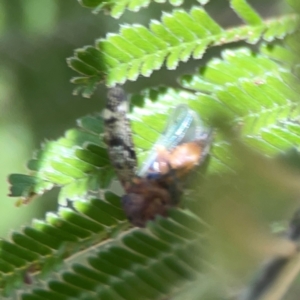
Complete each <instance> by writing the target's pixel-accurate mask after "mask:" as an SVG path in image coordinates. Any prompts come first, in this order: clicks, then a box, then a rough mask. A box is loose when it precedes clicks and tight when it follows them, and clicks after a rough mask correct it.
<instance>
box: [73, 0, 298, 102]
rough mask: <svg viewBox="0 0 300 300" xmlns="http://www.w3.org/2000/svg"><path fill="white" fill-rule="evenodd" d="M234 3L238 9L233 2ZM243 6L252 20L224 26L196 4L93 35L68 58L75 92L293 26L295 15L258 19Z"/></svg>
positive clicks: (174, 65)
mask: <svg viewBox="0 0 300 300" xmlns="http://www.w3.org/2000/svg"><path fill="white" fill-rule="evenodd" d="M235 2H236V1H233V3H235ZM239 2H240V1H239ZM233 7H234V8H238V9H240V10H241V7H239V6H238V5H237V4H235V5H234V6H233ZM243 11H244V14H245V15H242V14H241V13H240V11H238V13H239V14H240V15H241V16H242V17H245V22H248V23H250V24H251V25H245V26H241V27H236V28H233V29H226V30H225V29H222V28H221V27H220V26H219V25H218V24H217V23H216V22H215V21H214V20H213V19H211V17H210V16H209V15H208V13H207V12H206V11H205V10H204V9H203V8H200V7H194V8H192V9H191V11H190V12H189V13H187V12H185V11H183V10H174V11H173V12H172V13H171V14H170V13H164V14H163V16H162V21H161V22H158V21H156V20H153V21H151V22H150V25H149V29H147V28H146V27H143V26H141V25H137V24H135V25H123V26H122V28H121V30H120V33H119V34H108V35H107V37H106V39H99V40H97V42H96V46H95V47H93V46H86V47H84V48H82V49H77V50H76V51H75V56H74V57H71V58H69V59H68V64H69V66H70V67H71V68H72V69H74V70H75V71H77V72H78V73H80V74H81V76H80V77H75V78H73V79H72V82H73V83H75V84H77V85H78V88H76V90H75V91H74V92H75V94H77V93H79V92H82V95H83V96H84V97H89V96H90V95H91V94H92V93H93V91H94V90H95V88H96V86H97V84H98V83H100V82H102V81H104V80H105V82H106V84H107V85H108V86H114V85H115V84H116V83H124V82H125V81H126V80H132V81H135V80H136V79H137V78H138V76H139V75H142V76H145V77H149V76H150V75H151V74H152V72H153V71H154V70H159V69H160V68H161V67H162V65H163V63H164V62H165V63H166V67H167V68H168V69H169V70H174V69H176V68H177V66H178V64H179V62H180V61H183V62H186V61H187V60H189V59H190V58H191V56H192V57H193V58H194V59H200V58H201V57H202V56H203V54H204V53H205V51H206V49H207V48H208V47H212V46H217V45H220V44H225V43H231V42H236V41H242V40H246V41H248V42H250V43H256V42H257V41H258V40H259V39H261V38H262V39H265V40H267V41H272V40H274V39H275V38H283V37H284V36H285V35H286V34H289V33H291V32H293V31H294V30H296V28H297V21H298V18H296V16H295V15H292V16H290V15H289V16H283V17H282V18H277V19H274V20H270V21H268V22H264V23H262V22H260V21H259V19H258V18H257V17H256V14H255V13H254V12H253V11H252V10H251V9H250V8H247V9H244V10H243Z"/></svg>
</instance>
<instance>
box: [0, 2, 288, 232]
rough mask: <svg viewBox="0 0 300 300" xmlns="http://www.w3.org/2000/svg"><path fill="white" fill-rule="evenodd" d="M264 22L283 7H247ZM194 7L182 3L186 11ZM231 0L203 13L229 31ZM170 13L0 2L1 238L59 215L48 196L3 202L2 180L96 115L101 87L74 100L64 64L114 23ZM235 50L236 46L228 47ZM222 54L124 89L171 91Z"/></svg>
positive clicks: (266, 4) (233, 21)
mask: <svg viewBox="0 0 300 300" xmlns="http://www.w3.org/2000/svg"><path fill="white" fill-rule="evenodd" d="M249 2H250V3H252V4H253V6H254V7H255V8H256V9H257V10H258V11H259V12H260V14H261V15H263V16H268V15H272V16H273V15H274V14H275V15H278V14H280V13H281V12H282V11H283V10H284V9H286V8H285V7H284V4H282V2H281V1H274V0H268V1H260V0H256V1H249ZM196 3H197V2H196V1H189V0H187V1H185V5H184V8H186V9H189V8H190V7H191V6H192V5H193V4H196ZM227 5H228V1H216V0H215V1H211V2H210V3H209V5H208V6H207V9H208V11H209V12H210V13H211V15H212V16H213V17H214V18H215V20H217V21H218V22H219V23H220V24H221V25H222V26H226V27H228V26H232V25H235V24H238V23H239V19H238V18H237V17H236V16H234V15H232V12H231V11H230V9H229V8H228V6H227ZM162 10H165V11H171V10H172V7H171V6H170V5H168V4H160V5H158V4H155V3H153V4H151V5H150V8H149V9H147V10H146V9H143V10H141V11H140V12H138V13H131V12H126V13H125V14H124V15H123V16H122V18H120V19H119V20H115V19H112V18H110V17H109V16H107V15H105V14H104V13H99V14H98V15H94V14H92V13H91V11H90V10H89V9H86V8H83V7H81V6H80V5H79V3H78V2H77V1H74V0H64V1H58V0H43V1H38V0H26V1H23V0H14V1H11V0H2V1H1V2H0V45H1V46H0V145H1V146H0V166H1V167H0V201H1V209H0V237H6V236H8V235H9V232H10V230H11V229H15V228H19V226H21V225H24V224H29V223H30V221H31V220H32V218H43V217H44V215H45V212H46V211H53V210H56V206H57V202H56V194H57V191H56V190H53V191H50V192H49V193H47V194H46V195H44V196H43V197H40V198H38V199H35V200H34V201H33V202H32V203H30V205H28V206H21V207H19V208H17V207H15V202H16V200H17V199H13V198H9V197H7V194H8V193H9V190H8V184H7V181H6V178H7V176H8V175H9V174H10V173H26V161H27V160H28V159H29V158H30V157H31V156H32V154H33V151H34V149H36V148H38V147H39V146H40V144H41V143H42V142H43V141H44V140H52V139H56V138H58V137H60V136H62V135H63V133H64V131H65V130H67V129H69V128H71V127H74V126H75V124H76V119H77V118H79V117H81V116H83V115H86V114H92V113H94V112H96V111H100V110H101V107H102V106H103V100H104V99H105V93H106V91H105V89H104V87H103V85H102V86H101V85H100V86H99V88H98V90H97V91H96V93H95V94H94V95H93V97H91V98H90V99H84V98H82V97H81V96H73V95H72V90H73V88H74V86H73V85H72V84H71V83H70V79H71V78H72V76H74V75H76V74H75V72H73V71H72V70H71V69H70V68H68V66H67V64H66V58H67V57H70V56H72V55H73V50H74V49H76V48H81V47H83V46H84V45H91V44H94V40H95V39H97V38H101V37H105V34H106V33H107V32H117V31H118V28H119V24H124V23H140V24H144V25H146V26H147V24H148V23H149V20H150V19H159V18H160V16H161V11H162ZM232 46H233V47H236V46H237V45H236V44H235V45H232ZM221 50H222V49H221V47H220V48H214V49H211V51H209V52H208V53H207V54H206V55H205V57H204V58H203V60H201V61H194V60H191V61H189V62H188V63H186V64H180V66H179V68H178V69H177V70H176V71H175V72H174V71H173V72H171V71H167V70H166V69H163V70H161V71H159V72H155V73H154V74H153V75H152V76H151V78H140V79H139V80H138V81H137V82H134V83H128V84H126V86H125V89H126V90H127V91H128V92H130V93H131V92H138V91H140V90H141V89H143V88H145V87H152V86H157V85H160V84H163V85H168V86H176V85H177V82H176V78H177V77H178V76H179V75H181V74H185V73H192V72H193V71H194V70H195V69H196V68H197V67H199V66H200V65H201V64H202V63H203V62H205V61H206V60H207V59H209V58H210V57H212V56H215V55H219V53H220V51H221Z"/></svg>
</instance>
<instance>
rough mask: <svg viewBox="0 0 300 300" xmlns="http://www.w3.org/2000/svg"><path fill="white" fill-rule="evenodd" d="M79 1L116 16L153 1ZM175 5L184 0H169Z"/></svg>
mask: <svg viewBox="0 0 300 300" xmlns="http://www.w3.org/2000/svg"><path fill="white" fill-rule="evenodd" d="M78 1H79V3H80V4H81V5H82V6H84V7H87V8H91V9H92V10H93V13H99V12H100V11H102V10H104V11H105V12H107V13H109V14H110V15H111V16H112V17H114V18H119V17H120V16H122V14H123V13H124V11H125V10H126V9H128V10H130V11H133V12H137V11H139V10H140V9H141V8H144V7H147V6H148V5H149V4H150V3H151V2H150V0H111V1H104V0H78ZM154 1H155V2H156V3H165V2H166V0H154ZM168 2H169V3H170V4H171V5H173V6H180V5H181V4H183V3H184V0H168ZM198 2H199V3H200V4H203V5H204V4H206V3H207V2H209V0H198Z"/></svg>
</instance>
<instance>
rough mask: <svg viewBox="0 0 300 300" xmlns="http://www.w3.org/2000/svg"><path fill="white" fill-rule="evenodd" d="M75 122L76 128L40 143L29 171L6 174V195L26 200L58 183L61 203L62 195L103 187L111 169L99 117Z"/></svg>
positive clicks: (74, 196)
mask: <svg viewBox="0 0 300 300" xmlns="http://www.w3.org/2000/svg"><path fill="white" fill-rule="evenodd" d="M78 125H79V126H80V128H79V129H72V130H68V131H67V132H66V134H65V137H63V138H60V139H58V140H57V141H48V142H45V143H44V144H43V146H42V148H41V149H40V150H39V151H37V152H36V154H35V156H34V158H33V159H31V160H30V161H29V162H28V165H27V166H28V168H29V170H30V174H31V175H21V174H12V175H10V177H9V179H8V180H9V182H10V184H11V187H10V196H13V197H22V198H23V199H24V200H23V202H25V203H26V202H28V201H30V199H31V198H32V197H33V196H35V195H38V194H42V193H44V192H45V191H46V190H49V189H51V188H52V187H54V186H60V187H62V189H61V193H60V195H59V202H60V203H61V204H63V205H65V204H66V199H79V198H81V197H83V196H85V195H87V194H88V193H89V192H93V191H99V189H103V188H107V186H108V185H109V183H110V181H111V179H112V178H113V177H114V172H113V170H112V168H111V166H110V162H109V158H108V154H107V151H106V149H105V148H104V143H103V141H102V140H101V137H100V134H102V133H103V120H102V118H101V116H86V117H83V118H82V119H80V120H79V121H78Z"/></svg>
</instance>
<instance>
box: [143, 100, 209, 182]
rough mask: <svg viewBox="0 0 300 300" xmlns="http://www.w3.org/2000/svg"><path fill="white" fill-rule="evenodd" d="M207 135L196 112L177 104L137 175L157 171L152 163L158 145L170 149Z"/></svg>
mask: <svg viewBox="0 0 300 300" xmlns="http://www.w3.org/2000/svg"><path fill="white" fill-rule="evenodd" d="M208 135H209V131H208V130H207V129H206V128H205V127H204V125H203V123H202V122H201V120H200V118H199V116H198V114H197V113H196V112H195V111H193V110H192V109H190V108H189V107H188V106H187V105H185V104H180V105H178V106H177V107H176V108H175V109H174V110H173V112H172V114H171V116H170V118H169V119H168V121H167V125H166V128H165V130H164V131H163V133H162V135H161V136H160V137H159V138H158V140H157V141H156V143H155V144H154V146H153V147H152V149H151V151H150V154H149V157H148V158H147V160H146V162H145V163H144V164H143V166H142V167H141V169H140V170H139V172H138V176H140V177H144V176H146V175H147V174H148V173H151V172H157V171H156V170H155V167H154V165H155V161H156V159H157V148H158V147H164V148H165V149H166V150H168V151H170V150H172V149H174V148H175V147H176V146H178V145H180V144H183V143H187V142H191V141H195V140H202V139H203V140H205V139H206V138H207V136H208Z"/></svg>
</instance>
